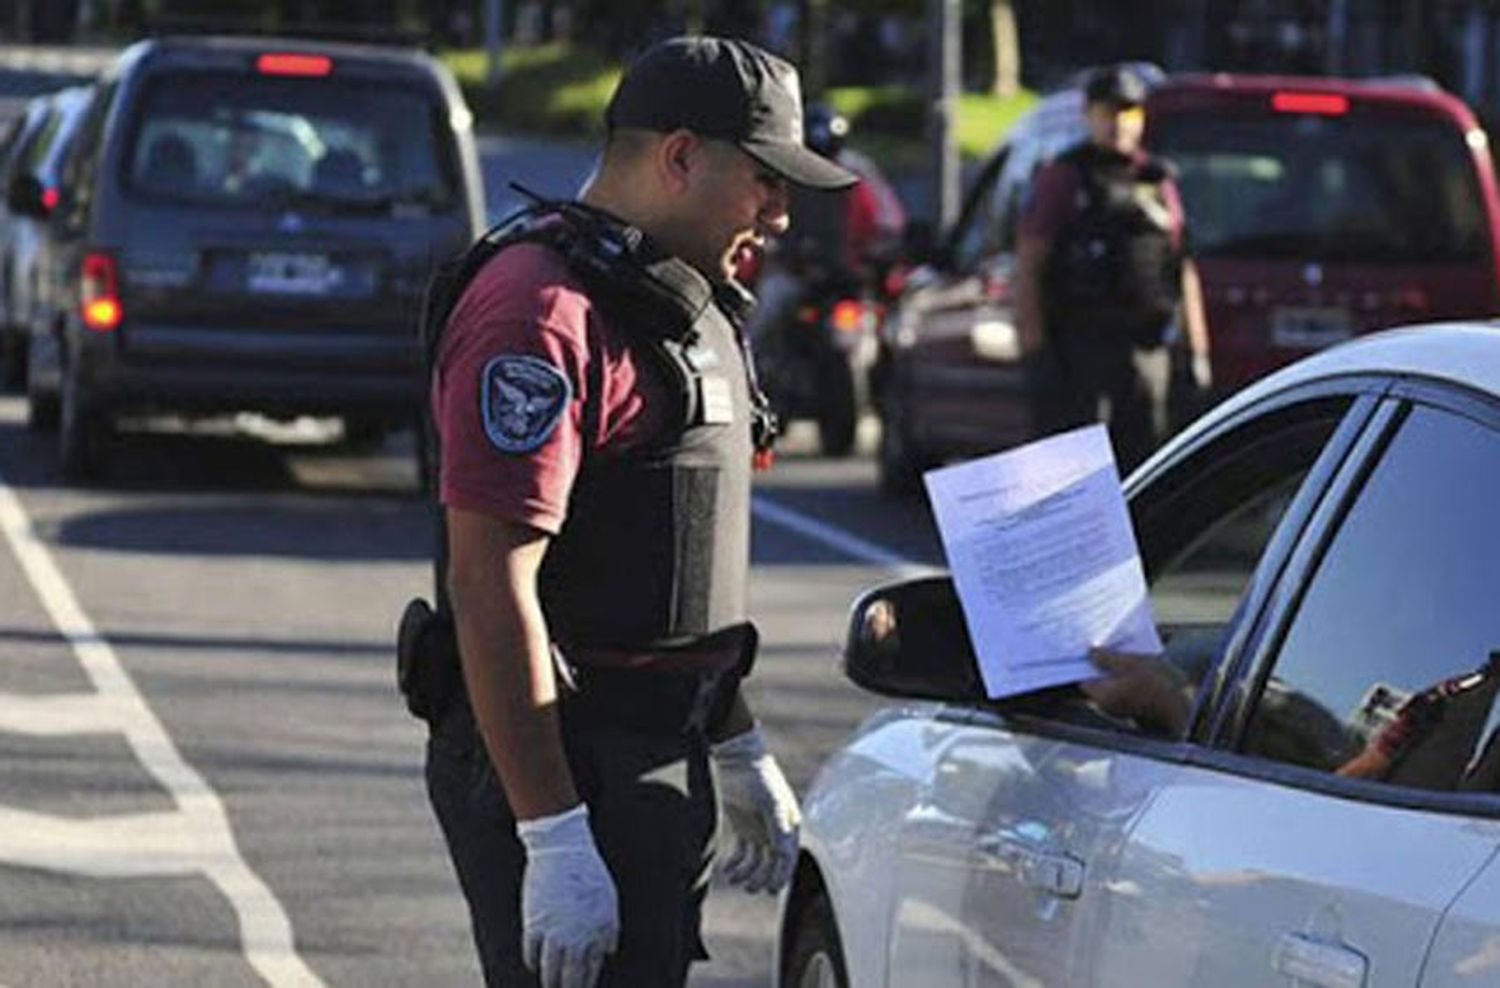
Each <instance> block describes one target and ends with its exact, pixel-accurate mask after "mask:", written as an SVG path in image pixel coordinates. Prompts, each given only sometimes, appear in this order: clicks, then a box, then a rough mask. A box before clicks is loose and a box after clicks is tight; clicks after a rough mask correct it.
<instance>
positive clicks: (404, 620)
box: [396, 597, 462, 723]
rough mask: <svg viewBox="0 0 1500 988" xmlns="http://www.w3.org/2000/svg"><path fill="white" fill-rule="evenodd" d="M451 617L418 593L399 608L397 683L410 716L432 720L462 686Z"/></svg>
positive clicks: (455, 635) (455, 634)
mask: <svg viewBox="0 0 1500 988" xmlns="http://www.w3.org/2000/svg"><path fill="white" fill-rule="evenodd" d="M461 677H462V672H461V671H460V668H459V663H458V635H457V633H456V631H455V629H454V626H453V619H452V618H451V617H448V616H446V615H442V614H439V613H438V612H436V611H434V610H433V609H432V605H431V604H429V603H427V601H425V600H423V599H422V598H421V597H417V598H415V599H413V600H412V601H411V602H410V603H408V604H407V605H406V610H404V611H402V612H401V624H400V627H399V628H398V630H397V632H396V685H397V686H399V687H400V689H401V695H402V696H403V697H405V698H406V709H407V710H410V711H411V713H412V716H414V717H419V718H421V719H422V720H425V721H427V722H428V723H432V722H433V721H435V720H437V718H438V717H439V716H441V715H442V712H443V711H444V710H445V709H447V706H448V704H449V702H451V701H452V699H453V697H454V696H455V695H456V694H457V692H458V691H459V689H460V688H461Z"/></svg>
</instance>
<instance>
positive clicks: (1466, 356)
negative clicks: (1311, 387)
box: [1129, 320, 1500, 487]
mask: <svg viewBox="0 0 1500 988" xmlns="http://www.w3.org/2000/svg"><path fill="white" fill-rule="evenodd" d="M1372 376H1374V377H1406V378H1425V379H1427V380H1430V381H1440V382H1446V383H1448V384H1452V385H1456V386H1458V387H1462V388H1468V389H1470V390H1473V391H1476V392H1479V393H1482V394H1485V395H1488V396H1491V397H1496V398H1500V320H1491V321H1487V322H1480V321H1473V322H1447V323H1426V324H1422V325H1416V326H1402V327H1398V328H1395V329H1387V330H1382V331H1380V332H1377V333H1367V334H1365V335H1363V336H1357V337H1355V338H1354V339H1352V340H1348V341H1346V342H1344V343H1340V344H1338V345H1336V346H1332V347H1329V348H1328V349H1326V350H1320V351H1318V352H1317V353H1314V354H1312V355H1311V356H1308V357H1304V358H1302V359H1301V360H1299V361H1297V362H1296V363H1294V364H1291V365H1289V366H1287V367H1283V368H1281V369H1280V370H1278V371H1275V372H1273V373H1271V374H1269V375H1267V376H1266V377H1263V378H1261V379H1260V380H1258V381H1255V382H1253V383H1251V384H1249V385H1247V386H1246V387H1244V388H1243V389H1241V390H1240V391H1237V392H1235V393H1234V394H1232V395H1230V396H1229V397H1228V398H1226V399H1224V401H1222V402H1220V403H1219V404H1218V405H1216V406H1214V408H1213V409H1212V410H1210V411H1209V412H1207V413H1206V414H1204V415H1203V416H1202V417H1200V418H1199V419H1198V420H1197V421H1195V422H1193V423H1192V424H1191V425H1189V426H1188V427H1187V428H1185V429H1183V430H1182V431H1181V432H1180V433H1178V434H1177V435H1176V436H1174V437H1172V438H1171V439H1170V440H1169V441H1168V442H1167V443H1166V444H1165V445H1163V446H1162V447H1161V448H1160V449H1158V450H1157V451H1156V452H1155V453H1154V454H1152V456H1151V457H1150V458H1149V459H1147V461H1146V462H1145V463H1143V464H1142V465H1141V466H1140V467H1139V468H1138V469H1137V470H1136V471H1135V472H1134V473H1132V474H1131V477H1130V485H1129V486H1131V487H1135V486H1136V485H1137V484H1138V483H1139V481H1140V479H1141V478H1143V477H1146V476H1148V475H1149V474H1150V473H1151V472H1152V468H1153V467H1154V466H1155V464H1156V463H1157V462H1158V461H1160V460H1164V459H1166V458H1168V457H1170V456H1171V455H1173V451H1175V450H1176V449H1178V448H1180V447H1183V446H1187V445H1191V444H1192V443H1193V442H1195V441H1196V439H1197V437H1198V436H1199V435H1201V434H1203V433H1205V432H1208V431H1210V430H1212V429H1214V428H1216V427H1217V426H1218V424H1219V423H1220V422H1223V421H1225V420H1227V419H1230V418H1233V417H1234V416H1235V415H1237V414H1239V413H1240V412H1241V411H1242V410H1244V409H1246V408H1249V407H1250V406H1252V405H1255V404H1257V403H1258V402H1261V401H1263V400H1265V399H1266V398H1269V397H1271V396H1273V395H1276V394H1278V393H1280V392H1284V391H1289V390H1291V389H1293V388H1296V387H1299V386H1301V385H1305V384H1312V383H1315V382H1318V381H1328V380H1332V379H1336V378H1341V377H1372Z"/></svg>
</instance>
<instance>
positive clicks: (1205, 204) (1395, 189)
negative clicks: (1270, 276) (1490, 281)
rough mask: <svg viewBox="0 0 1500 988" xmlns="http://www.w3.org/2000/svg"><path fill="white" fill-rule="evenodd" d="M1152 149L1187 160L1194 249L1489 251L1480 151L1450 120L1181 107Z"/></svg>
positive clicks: (1349, 254) (1393, 258)
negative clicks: (1476, 154)
mask: <svg viewBox="0 0 1500 988" xmlns="http://www.w3.org/2000/svg"><path fill="white" fill-rule="evenodd" d="M1151 144H1152V147H1153V149H1154V150H1155V151H1156V152H1157V153H1158V154H1161V155H1162V156H1163V157H1166V158H1167V159H1169V160H1170V161H1172V162H1173V163H1174V164H1175V165H1176V166H1177V168H1178V169H1179V171H1180V177H1179V182H1180V185H1181V189H1182V198H1183V205H1184V207H1185V209H1186V211H1187V217H1188V226H1189V235H1190V238H1191V244H1192V250H1193V253H1194V254H1196V255H1198V256H1203V257H1211V256H1219V257H1266V256H1271V257H1287V258H1295V259H1298V260H1320V261H1345V262H1381V263H1412V264H1419V263H1452V262H1454V261H1475V260H1480V259H1482V258H1484V257H1486V256H1487V255H1488V249H1489V230H1488V229H1487V226H1486V223H1485V216H1484V208H1483V199H1482V198H1481V196H1480V192H1479V186H1478V181H1477V178H1476V175H1475V169H1474V162H1473V158H1472V157H1471V152H1470V151H1469V148H1468V146H1467V144H1466V142H1465V141H1464V138H1463V135H1462V133H1461V132H1460V131H1459V130H1458V129H1457V128H1456V127H1454V126H1453V125H1452V124H1448V123H1443V122H1440V121H1410V120H1395V119H1382V120H1379V121H1375V120H1372V119H1371V118H1370V117H1368V116H1360V115H1356V114H1350V115H1348V116H1342V117H1323V116H1314V115H1292V114H1287V115H1277V116H1265V117H1248V118H1247V117H1225V116H1220V115H1211V114H1208V113H1188V114H1177V113H1174V114H1172V115H1171V116H1170V117H1168V116H1165V115H1163V116H1162V117H1160V118H1158V121H1157V122H1156V124H1155V126H1154V128H1153V132H1152V135H1151Z"/></svg>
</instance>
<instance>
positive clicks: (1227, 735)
mask: <svg viewBox="0 0 1500 988" xmlns="http://www.w3.org/2000/svg"><path fill="white" fill-rule="evenodd" d="M1417 407H1425V408H1430V409H1436V410H1438V411H1441V412H1443V413H1446V414H1451V415H1456V416H1459V417H1461V418H1467V419H1470V420H1472V421H1474V422H1476V423H1478V424H1479V425H1481V426H1483V427H1485V428H1486V429H1489V430H1491V431H1493V432H1495V433H1496V434H1497V437H1500V398H1495V397H1492V396H1486V395H1481V394H1480V393H1478V392H1476V391H1472V390H1470V389H1468V388H1465V387H1464V386H1462V385H1460V384H1457V383H1454V382H1448V381H1437V380H1429V379H1423V378H1417V377H1403V378H1400V379H1398V380H1395V381H1393V382H1392V383H1391V385H1390V387H1389V388H1388V389H1387V391H1386V393H1385V394H1384V395H1383V396H1382V398H1381V401H1380V404H1379V407H1378V408H1377V409H1376V411H1375V414H1374V415H1373V416H1372V418H1371V420H1370V422H1369V424H1368V425H1367V427H1366V429H1365V431H1364V433H1363V434H1362V435H1361V436H1360V439H1359V444H1358V448H1357V449H1356V450H1354V451H1353V452H1352V453H1351V455H1350V457H1349V458H1348V459H1347V460H1346V461H1345V463H1344V464H1343V465H1342V467H1341V468H1340V471H1339V476H1338V477H1337V478H1335V480H1334V481H1333V483H1332V484H1331V485H1330V487H1329V489H1328V491H1327V494H1326V496H1325V499H1324V501H1323V503H1322V504H1320V505H1319V508H1318V511H1317V514H1316V515H1315V517H1314V518H1312V519H1310V520H1309V522H1308V524H1307V526H1306V527H1305V529H1304V530H1303V532H1302V534H1301V536H1300V538H1299V540H1298V544H1297V546H1296V547H1295V548H1294V549H1293V555H1292V557H1291V558H1290V559H1289V560H1288V562H1287V566H1286V571H1285V572H1284V573H1283V575H1282V577H1281V579H1279V580H1278V581H1277V586H1276V588H1275V591H1274V598H1273V599H1272V600H1271V601H1270V602H1269V603H1268V606H1267V607H1266V608H1265V609H1264V610H1263V611H1262V612H1261V614H1260V615H1259V616H1258V619H1257V623H1256V626H1255V627H1254V628H1253V629H1251V632H1250V634H1251V638H1250V640H1249V641H1248V642H1247V643H1246V649H1245V653H1244V656H1243V658H1242V662H1241V666H1240V668H1239V669H1238V670H1237V671H1236V679H1235V683H1234V685H1233V689H1232V693H1231V695H1229V696H1226V698H1225V702H1224V704H1223V705H1222V707H1221V708H1220V710H1219V713H1218V715H1217V717H1216V722H1215V724H1214V726H1213V729H1212V731H1211V732H1210V736H1209V737H1208V738H1207V739H1206V742H1205V746H1204V747H1203V748H1202V749H1201V751H1200V752H1198V753H1196V754H1195V757H1194V758H1193V761H1194V762H1195V763H1198V764H1202V765H1204V766H1206V767H1210V768H1213V769H1215V770H1218V771H1223V772H1228V773H1230V774H1233V775H1238V776H1243V777H1247V778H1253V779H1259V780H1263V781H1267V782H1271V783H1274V784H1277V785H1283V786H1288V787H1292V788H1297V789H1305V790H1310V791H1314V792H1319V793H1325V794H1328V795H1332V796H1338V797H1343V798H1347V799H1355V800H1358V801H1360V802H1365V803H1371V804H1378V805H1382V806H1389V807H1394V808H1401V809H1415V810H1424V811H1430V812H1438V813H1449V814H1457V815H1466V816H1481V817H1491V818H1500V793H1480V792H1469V791H1464V792H1447V791H1442V790H1432V789H1418V788H1415V787H1405V786H1399V785H1393V784H1391V783H1388V782H1382V781H1374V780H1368V779H1358V778H1350V777H1346V776H1340V775H1336V774H1334V773H1332V772H1326V771H1323V770H1322V769H1317V768H1311V767H1306V766H1302V765H1295V764H1292V763H1289V762H1280V761H1274V760H1271V759H1267V758H1265V757H1263V756H1259V755H1253V754H1246V753H1244V752H1243V751H1241V750H1240V748H1241V747H1242V746H1243V744H1244V740H1245V735H1246V732H1247V731H1248V728H1249V723H1250V719H1251V716H1252V714H1253V712H1254V709H1255V703H1256V701H1257V700H1258V698H1259V696H1260V694H1261V692H1262V691H1263V689H1264V685H1265V683H1266V681H1267V680H1268V679H1269V677H1270V674H1271V671H1272V669H1274V667H1275V664H1276V660H1277V658H1278V657H1279V655H1280V648H1281V644H1282V643H1283V642H1284V641H1285V638H1286V635H1287V632H1288V631H1289V629H1290V627H1291V624H1292V621H1293V620H1294V619H1295V617H1296V615H1297V611H1298V608H1299V607H1300V605H1301V602H1302V599H1303V597H1304V596H1305V595H1306V593H1307V591H1308V589H1309V587H1310V586H1311V583H1312V580H1313V578H1314V577H1315V576H1316V573H1317V569H1318V565H1319V563H1320V562H1321V561H1322V559H1323V557H1324V556H1325V555H1326V553H1327V552H1328V551H1329V549H1330V548H1331V547H1332V544H1333V542H1334V540H1335V539H1336V538H1337V536H1338V533H1339V529H1340V527H1341V525H1342V523H1343V521H1344V519H1345V518H1346V517H1347V516H1348V514H1349V512H1350V510H1352V508H1353V506H1354V504H1355V502H1356V501H1357V500H1358V498H1359V495H1360V493H1361V492H1362V491H1363V490H1364V488H1365V486H1366V484H1367V483H1368V481H1369V478H1370V477H1371V475H1372V474H1373V473H1374V471H1375V470H1376V468H1377V467H1378V466H1379V465H1380V463H1381V462H1382V461H1383V459H1384V456H1385V454H1386V452H1387V450H1388V449H1389V448H1390V445H1391V443H1392V442H1393V441H1394V439H1395V438H1396V436H1397V434H1398V433H1399V431H1400V427H1401V425H1402V423H1404V422H1405V421H1406V419H1407V417H1408V416H1409V415H1410V413H1411V411H1412V410H1413V409H1414V408H1417Z"/></svg>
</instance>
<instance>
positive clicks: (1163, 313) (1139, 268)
mask: <svg viewBox="0 0 1500 988" xmlns="http://www.w3.org/2000/svg"><path fill="white" fill-rule="evenodd" d="M1058 160H1059V161H1060V162H1062V163H1065V164H1067V165H1070V166H1072V167H1074V168H1076V169H1077V170H1078V174H1079V176H1080V179H1081V181H1080V184H1079V198H1080V202H1079V209H1078V211H1077V212H1076V213H1075V214H1074V216H1073V218H1072V219H1071V220H1069V221H1068V222H1067V223H1066V224H1065V225H1064V226H1063V228H1062V230H1061V231H1059V233H1058V236H1057V239H1056V241H1055V242H1054V244H1053V247H1052V251H1051V253H1050V255H1049V256H1048V258H1047V269H1046V286H1045V292H1044V296H1043V297H1044V299H1045V307H1046V308H1045V318H1046V322H1047V326H1048V328H1049V332H1056V333H1057V335H1058V336H1068V337H1072V338H1075V339H1076V338H1087V339H1094V338H1098V339H1100V340H1117V341H1121V342H1127V343H1131V344H1137V345H1143V346H1152V345H1156V344H1159V343H1161V342H1162V333H1163V331H1164V330H1165V329H1166V327H1167V324H1168V323H1169V322H1170V321H1171V319H1172V315H1173V313H1174V312H1175V310H1176V308H1177V303H1178V301H1179V299H1180V298H1181V274H1182V257H1181V254H1180V252H1179V251H1178V249H1177V247H1176V245H1175V244H1174V243H1173V235H1172V234H1173V230H1172V219H1171V212H1170V210H1169V208H1168V206H1167V201H1166V198H1165V195H1164V185H1165V183H1166V181H1167V179H1168V177H1169V172H1168V170H1167V168H1166V167H1165V166H1163V165H1161V164H1159V163H1157V162H1155V161H1150V160H1148V161H1146V162H1144V163H1142V162H1138V161H1135V160H1132V159H1131V158H1128V157H1126V156H1125V155H1122V154H1119V153H1118V152H1114V151H1110V150H1107V149H1103V148H1100V147H1097V146H1096V145H1094V144H1092V143H1089V142H1085V143H1084V144H1082V145H1080V146H1078V147H1076V148H1074V149H1073V150H1071V151H1068V152H1067V153H1065V154H1063V155H1062V156H1061V157H1060V158H1059V159H1058Z"/></svg>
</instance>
